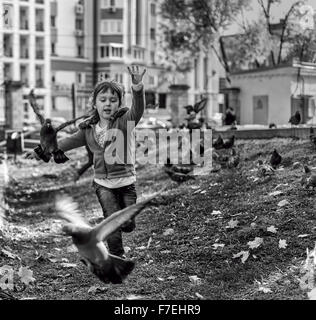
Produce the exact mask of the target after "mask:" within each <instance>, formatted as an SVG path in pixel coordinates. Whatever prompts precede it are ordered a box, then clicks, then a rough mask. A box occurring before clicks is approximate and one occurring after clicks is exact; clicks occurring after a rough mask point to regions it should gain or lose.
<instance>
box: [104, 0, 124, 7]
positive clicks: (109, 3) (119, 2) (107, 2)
mask: <svg viewBox="0 0 316 320" xmlns="http://www.w3.org/2000/svg"><path fill="white" fill-rule="evenodd" d="M101 6H102V8H104V9H108V8H113V7H116V8H123V0H102V3H101Z"/></svg>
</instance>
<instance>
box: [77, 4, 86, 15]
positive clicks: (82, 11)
mask: <svg viewBox="0 0 316 320" xmlns="http://www.w3.org/2000/svg"><path fill="white" fill-rule="evenodd" d="M75 13H76V14H77V15H82V14H83V13H84V7H83V5H82V4H79V3H78V4H76V5H75Z"/></svg>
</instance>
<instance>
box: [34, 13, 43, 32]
mask: <svg viewBox="0 0 316 320" xmlns="http://www.w3.org/2000/svg"><path fill="white" fill-rule="evenodd" d="M35 30H36V31H44V10H43V9H36V10H35Z"/></svg>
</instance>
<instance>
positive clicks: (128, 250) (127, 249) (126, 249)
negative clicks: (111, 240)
mask: <svg viewBox="0 0 316 320" xmlns="http://www.w3.org/2000/svg"><path fill="white" fill-rule="evenodd" d="M131 251H132V249H131V248H130V247H124V252H125V253H126V254H127V253H129V252H131Z"/></svg>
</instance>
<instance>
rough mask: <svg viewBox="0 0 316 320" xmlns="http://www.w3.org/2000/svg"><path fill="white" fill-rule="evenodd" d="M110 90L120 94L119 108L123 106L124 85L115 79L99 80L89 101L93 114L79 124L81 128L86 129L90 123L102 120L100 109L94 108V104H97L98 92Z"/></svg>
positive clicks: (89, 107)
mask: <svg viewBox="0 0 316 320" xmlns="http://www.w3.org/2000/svg"><path fill="white" fill-rule="evenodd" d="M108 90H111V92H112V94H114V93H116V94H117V95H118V98H119V108H120V107H121V106H122V101H123V98H124V95H125V90H124V86H123V85H122V84H120V83H118V82H116V81H114V80H110V81H102V82H99V83H98V84H97V85H96V86H95V88H94V90H93V91H92V94H91V95H90V98H89V101H88V109H90V110H91V113H92V116H91V117H90V118H89V119H88V120H86V121H84V122H82V123H81V124H80V125H79V128H80V129H86V128H87V127H89V126H90V125H94V124H97V123H98V122H99V121H100V117H99V114H98V111H97V109H95V108H94V106H95V104H96V100H97V96H98V94H99V93H104V92H106V91H108Z"/></svg>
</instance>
